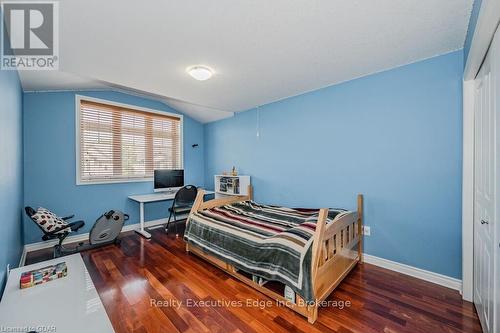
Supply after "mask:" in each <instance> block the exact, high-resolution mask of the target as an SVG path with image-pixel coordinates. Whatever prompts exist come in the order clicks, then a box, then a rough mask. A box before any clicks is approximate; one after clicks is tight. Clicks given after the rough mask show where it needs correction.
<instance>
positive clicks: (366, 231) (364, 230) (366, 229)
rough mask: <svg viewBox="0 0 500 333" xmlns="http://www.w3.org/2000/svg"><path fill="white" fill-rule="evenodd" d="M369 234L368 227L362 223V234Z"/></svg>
mask: <svg viewBox="0 0 500 333" xmlns="http://www.w3.org/2000/svg"><path fill="white" fill-rule="evenodd" d="M370 234H371V231H370V227H369V226H367V225H364V226H363V235H365V236H370Z"/></svg>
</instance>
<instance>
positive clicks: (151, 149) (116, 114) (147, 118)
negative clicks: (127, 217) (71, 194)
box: [77, 100, 182, 183]
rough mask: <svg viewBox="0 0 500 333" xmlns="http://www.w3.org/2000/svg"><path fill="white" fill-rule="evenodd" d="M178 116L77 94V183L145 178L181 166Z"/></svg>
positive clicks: (179, 122)
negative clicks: (78, 159) (78, 96)
mask: <svg viewBox="0 0 500 333" xmlns="http://www.w3.org/2000/svg"><path fill="white" fill-rule="evenodd" d="M181 122H182V119H181V117H177V116H174V115H169V114H165V115H163V114H161V113H154V112H147V111H142V110H135V109H133V108H132V107H131V108H127V107H122V106H116V105H112V104H105V103H99V102H94V101H87V100H80V108H79V126H80V131H79V136H80V137H79V138H77V140H79V143H80V161H79V163H80V164H79V166H80V167H79V181H80V183H93V182H106V181H109V182H114V181H133V180H141V179H150V178H152V177H153V170H154V169H182V147H181V144H182V138H181V135H182V133H181V126H182V124H181Z"/></svg>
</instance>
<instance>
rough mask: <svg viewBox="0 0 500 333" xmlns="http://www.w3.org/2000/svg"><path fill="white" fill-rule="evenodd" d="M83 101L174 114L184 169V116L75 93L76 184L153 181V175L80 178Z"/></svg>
mask: <svg viewBox="0 0 500 333" xmlns="http://www.w3.org/2000/svg"><path fill="white" fill-rule="evenodd" d="M82 101H89V102H95V103H101V104H108V105H113V106H117V107H123V108H127V109H132V110H137V111H142V112H148V113H154V114H159V115H166V116H172V117H176V118H179V119H180V127H181V128H180V140H179V142H180V152H181V169H184V116H183V115H182V114H178V113H172V112H167V111H161V110H155V109H149V108H145V107H141V106H137V105H133V104H125V103H119V102H115V101H110V100H106V99H101V98H95V97H88V96H85V95H78V94H75V133H76V134H75V148H76V149H75V164H76V168H75V169H76V175H75V179H76V185H97V184H120V183H144V182H152V181H153V177H149V178H137V179H133V178H132V179H109V180H95V181H82V180H81V179H80V153H81V147H80V106H81V102H82Z"/></svg>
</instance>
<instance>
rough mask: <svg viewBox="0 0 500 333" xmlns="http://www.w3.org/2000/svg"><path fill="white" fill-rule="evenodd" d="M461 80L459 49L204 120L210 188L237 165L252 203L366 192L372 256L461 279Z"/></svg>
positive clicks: (324, 201)
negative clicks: (248, 186)
mask: <svg viewBox="0 0 500 333" xmlns="http://www.w3.org/2000/svg"><path fill="white" fill-rule="evenodd" d="M462 73H463V52H462V50H460V51H457V52H453V53H449V54H446V55H443V56H439V57H435V58H432V59H429V60H425V61H422V62H418V63H415V64H411V65H407V66H404V67H400V68H396V69H392V70H389V71H386V72H382V73H379V74H375V75H371V76H367V77H364V78H361V79H356V80H353V81H350V82H347V83H342V84H339V85H335V86H331V87H328V88H325V89H321V90H317V91H314V92H311V93H307V94H304V95H300V96H297V97H292V98H288V99H285V100H282V101H279V102H276V103H272V104H268V105H265V106H262V107H260V108H259V109H260V111H256V110H255V109H254V110H250V111H246V112H243V113H240V114H237V115H236V116H235V117H233V118H230V119H225V120H221V121H218V122H215V123H210V124H207V125H205V128H204V130H205V134H204V135H205V163H206V169H205V185H206V187H207V188H213V175H214V174H217V173H220V172H221V171H223V170H230V168H231V167H232V166H233V165H235V166H236V167H237V168H238V169H239V172H240V174H248V175H251V176H252V183H253V185H254V189H255V199H256V200H257V201H259V202H264V203H271V204H280V205H287V206H292V207H293V206H295V207H297V206H301V207H339V206H340V207H346V208H350V209H354V208H355V202H356V194H357V193H363V194H364V195H365V224H366V225H369V226H371V233H372V235H371V236H370V237H366V246H365V251H366V252H367V253H369V254H372V255H375V256H378V257H382V258H386V259H389V260H394V261H397V262H400V263H404V264H408V265H411V266H415V267H419V268H422V269H426V270H430V271H433V272H437V273H441V274H445V275H448V276H451V277H455V278H460V276H461V172H462V171H461V165H462V163H461V161H462ZM258 113H260V116H259V115H258ZM259 117H260V121H259V122H258V119H259ZM258 129H259V132H260V136H259V137H257V135H256V132H257V130H258Z"/></svg>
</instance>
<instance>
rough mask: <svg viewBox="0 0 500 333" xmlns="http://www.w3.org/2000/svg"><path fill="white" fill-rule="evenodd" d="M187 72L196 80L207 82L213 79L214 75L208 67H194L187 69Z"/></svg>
mask: <svg viewBox="0 0 500 333" xmlns="http://www.w3.org/2000/svg"><path fill="white" fill-rule="evenodd" d="M187 72H188V73H189V75H191V76H192V77H193V78H194V79H195V80H198V81H205V80H208V79H210V78H211V77H212V75H213V74H214V72H213V70H212V69H210V68H208V67H207V66H201V65H197V66H192V67H188V68H187Z"/></svg>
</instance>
